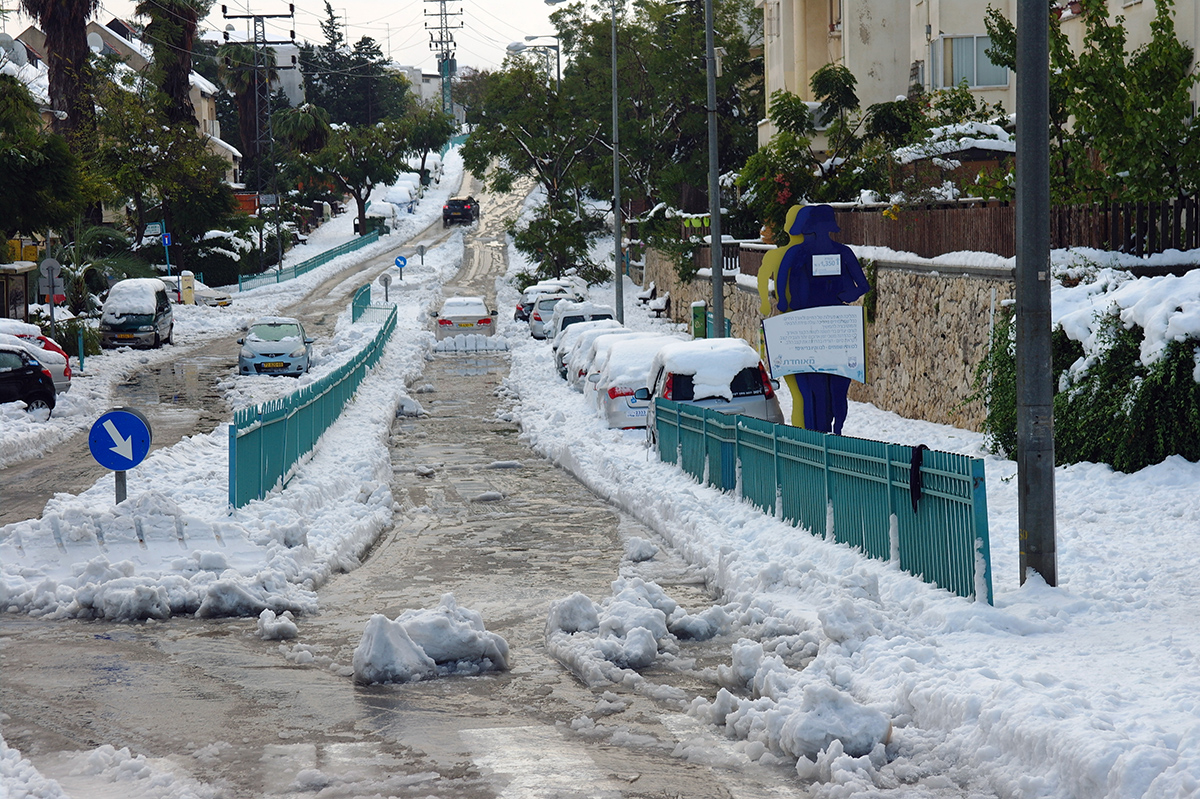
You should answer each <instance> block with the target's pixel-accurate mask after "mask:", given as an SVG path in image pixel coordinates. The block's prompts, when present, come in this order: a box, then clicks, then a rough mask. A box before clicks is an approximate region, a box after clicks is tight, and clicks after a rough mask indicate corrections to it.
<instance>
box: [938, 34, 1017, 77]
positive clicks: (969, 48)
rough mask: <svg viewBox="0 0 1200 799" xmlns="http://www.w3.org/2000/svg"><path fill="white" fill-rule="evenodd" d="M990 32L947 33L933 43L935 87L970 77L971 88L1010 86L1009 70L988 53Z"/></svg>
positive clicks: (990, 43) (990, 44) (990, 42)
mask: <svg viewBox="0 0 1200 799" xmlns="http://www.w3.org/2000/svg"><path fill="white" fill-rule="evenodd" d="M991 46H992V39H991V37H990V36H943V37H941V38H940V39H936V40H934V42H933V43H932V44H931V45H930V53H929V60H930V66H931V69H930V73H931V77H932V79H933V88H935V89H942V88H947V87H952V86H957V85H958V84H959V83H961V82H962V81H964V80H965V81H966V82H967V85H968V86H970V87H971V88H973V89H974V88H979V87H984V86H1007V85H1008V70H1007V69H1005V68H1004V67H999V66H996V65H995V64H993V63H992V61H991V59H990V58H988V57H987V52H986V51H987V49H988V48H989V47H991Z"/></svg>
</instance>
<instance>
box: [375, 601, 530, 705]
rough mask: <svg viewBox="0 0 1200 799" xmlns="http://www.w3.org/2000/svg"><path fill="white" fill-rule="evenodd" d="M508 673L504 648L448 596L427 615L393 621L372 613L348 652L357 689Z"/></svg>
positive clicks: (501, 641)
mask: <svg viewBox="0 0 1200 799" xmlns="http://www.w3.org/2000/svg"><path fill="white" fill-rule="evenodd" d="M488 671H508V642H507V641H505V640H504V639H503V638H502V637H501V636H499V635H497V634H496V633H490V632H488V631H487V629H486V628H485V627H484V625H483V617H482V616H481V615H479V613H477V612H475V611H473V610H467V609H466V608H460V607H459V606H458V603H457V602H456V601H455V600H454V595H453V594H446V595H445V596H443V597H442V601H441V603H440V604H439V605H438V606H437V607H436V608H434V609H433V610H406V611H404V612H403V613H401V614H400V615H399V616H397V617H396V619H395V620H394V621H393V620H391V619H388V617H387V616H384V615H383V614H381V613H376V614H375V615H373V616H372V617H371V618H370V620H369V621H368V622H367V628H366V630H365V631H364V632H363V637H362V640H361V641H360V642H359V644H358V646H357V647H356V648H355V649H354V679H355V681H357V682H360V683H381V682H411V681H413V680H422V679H428V678H431V677H439V676H445V675H447V674H481V673H483V672H488Z"/></svg>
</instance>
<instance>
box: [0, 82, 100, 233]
mask: <svg viewBox="0 0 1200 799" xmlns="http://www.w3.org/2000/svg"><path fill="white" fill-rule="evenodd" d="M0 174H2V175H3V176H4V191H3V192H0V229H2V230H3V232H4V234H5V235H4V238H5V239H7V238H9V237H11V236H13V235H15V234H18V233H34V232H38V231H44V230H46V229H47V228H50V227H57V226H60V225H63V224H67V223H69V222H70V221H71V220H73V219H74V218H75V216H76V214H78V213H79V212H80V211H81V210H82V208H83V196H82V193H81V189H82V183H81V176H80V167H79V161H78V159H77V158H76V157H75V156H74V155H72V154H71V152H70V151H69V149H68V148H67V143H66V141H65V140H64V139H63V137H61V136H57V135H54V134H50V133H46V132H45V131H43V130H42V127H41V119H40V117H39V116H38V109H37V103H35V102H34V100H33V96H32V95H30V93H29V90H28V89H27V88H25V85H24V84H23V83H21V82H20V81H19V80H17V79H16V78H15V77H13V76H11V75H2V74H0Z"/></svg>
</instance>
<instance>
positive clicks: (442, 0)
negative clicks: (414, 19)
mask: <svg viewBox="0 0 1200 799" xmlns="http://www.w3.org/2000/svg"><path fill="white" fill-rule="evenodd" d="M425 2H426V3H437V4H438V10H437V11H435V12H432V13H431V12H428V11H426V12H425V16H427V17H436V18H437V23H436V24H430V23H428V22H426V23H425V30H427V31H430V34H429V49H430V50H432V51H433V52H434V53H436V54H437V60H438V74H439V75H441V76H442V113H445V114H452V113H454V103H453V101H452V100H451V99H450V83H451V81H452V80H453V78H454V76H455V75H456V74H457V73H458V62H457V61H455V60H454V34H453V33H451V31H452V30H455V29H458V28H461V27H462V26H463V24H462V23H461V22H459V23H458V24H457V25H453V24H451V22H450V18H451V17H461V16H462V12H461V11H450V10H449V9H447V8H446V4H447V3H449V2H451V0H425Z"/></svg>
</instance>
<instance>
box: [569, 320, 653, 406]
mask: <svg viewBox="0 0 1200 799" xmlns="http://www.w3.org/2000/svg"><path fill="white" fill-rule="evenodd" d="M636 335H638V332H637V331H635V330H630V329H629V328H627V327H617V328H613V329H611V330H608V329H604V328H601V329H597V330H589V331H587V332H585V333H584V334H583V335H581V336H580V337H579V339H578V340H577V341H576V342H575V344H574V346H572V347H571V352H570V354H569V355H568V356H567V359H566V362H567V378H566V380H567V385H568V386H570V387H571V388H573V389H575V390H576V391H578V392H580V393H583V382H584V380H585V379H586V378H587V375H588V373H589V372H590V371H591V368H592V361H594V360H596V354H597V353H599V352H603V351H604V349H605V348H606V347H607V346H608V343H609V342H610V341H611V340H612V339H613V338H616V337H620V336H636ZM641 335H645V333H642V334H641Z"/></svg>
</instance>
